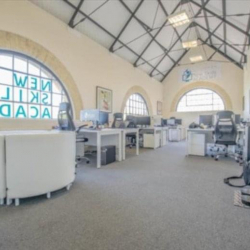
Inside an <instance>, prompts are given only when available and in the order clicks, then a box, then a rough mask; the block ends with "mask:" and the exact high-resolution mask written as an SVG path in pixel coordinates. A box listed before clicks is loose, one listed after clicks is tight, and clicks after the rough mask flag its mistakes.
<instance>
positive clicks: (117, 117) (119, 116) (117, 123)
mask: <svg viewBox="0 0 250 250" xmlns="http://www.w3.org/2000/svg"><path fill="white" fill-rule="evenodd" d="M113 116H114V121H113V123H112V128H125V123H124V121H123V113H114V115H113Z"/></svg>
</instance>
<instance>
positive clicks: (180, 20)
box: [168, 11, 190, 27]
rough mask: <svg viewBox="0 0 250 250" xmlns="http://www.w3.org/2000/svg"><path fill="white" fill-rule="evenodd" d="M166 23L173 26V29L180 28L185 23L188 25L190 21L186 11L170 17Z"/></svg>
mask: <svg viewBox="0 0 250 250" xmlns="http://www.w3.org/2000/svg"><path fill="white" fill-rule="evenodd" d="M168 21H169V22H170V23H171V24H172V25H173V27H177V26H181V25H183V24H185V23H189V22H190V19H189V17H188V15H187V13H186V11H181V12H179V13H177V14H173V15H170V16H169V17H168Z"/></svg>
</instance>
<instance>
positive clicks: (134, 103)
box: [124, 94, 148, 116]
mask: <svg viewBox="0 0 250 250" xmlns="http://www.w3.org/2000/svg"><path fill="white" fill-rule="evenodd" d="M124 114H125V115H139V116H140V115H148V107H147V104H146V102H145V100H144V98H143V97H142V96H141V95H140V94H133V95H131V96H130V97H129V98H128V100H127V102H126V106H125V108H124Z"/></svg>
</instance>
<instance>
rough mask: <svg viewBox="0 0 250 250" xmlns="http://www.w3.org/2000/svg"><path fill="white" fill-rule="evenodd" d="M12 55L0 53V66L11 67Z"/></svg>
mask: <svg viewBox="0 0 250 250" xmlns="http://www.w3.org/2000/svg"><path fill="white" fill-rule="evenodd" d="M12 59H13V58H12V56H8V55H4V54H3V55H0V67H4V68H8V69H12V67H13V64H12Z"/></svg>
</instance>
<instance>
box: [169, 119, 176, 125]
mask: <svg viewBox="0 0 250 250" xmlns="http://www.w3.org/2000/svg"><path fill="white" fill-rule="evenodd" d="M167 125H168V126H175V119H168V120H167Z"/></svg>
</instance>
